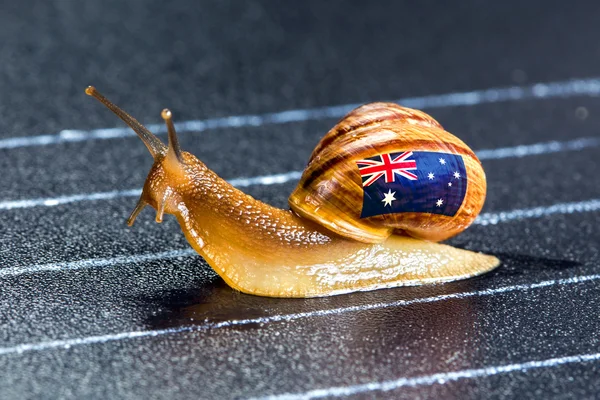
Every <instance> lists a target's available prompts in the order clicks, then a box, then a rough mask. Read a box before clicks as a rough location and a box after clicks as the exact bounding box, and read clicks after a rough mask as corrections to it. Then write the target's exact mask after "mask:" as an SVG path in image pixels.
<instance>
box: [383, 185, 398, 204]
mask: <svg viewBox="0 0 600 400" xmlns="http://www.w3.org/2000/svg"><path fill="white" fill-rule="evenodd" d="M395 194H396V192H392V189H390V190H389V191H388V192H387V193H384V196H385V197H384V198H383V200H381V202H382V203H383V205H384V206H391V205H392V201H394V200H396V198H395V197H394V195H395Z"/></svg>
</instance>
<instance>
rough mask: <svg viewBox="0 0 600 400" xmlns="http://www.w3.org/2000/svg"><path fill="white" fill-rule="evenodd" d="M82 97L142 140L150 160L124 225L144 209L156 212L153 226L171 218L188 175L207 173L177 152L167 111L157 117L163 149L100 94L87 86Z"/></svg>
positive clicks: (169, 112) (136, 123) (201, 166)
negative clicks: (163, 128)
mask: <svg viewBox="0 0 600 400" xmlns="http://www.w3.org/2000/svg"><path fill="white" fill-rule="evenodd" d="M85 93H86V94H87V95H89V96H92V97H94V98H95V99H97V100H98V101H100V102H101V103H102V104H104V105H105V106H106V107H107V108H108V109H109V110H111V111H112V112H113V113H115V114H116V115H117V116H118V117H119V118H121V119H122V120H123V121H124V122H125V123H126V124H127V125H129V127H130V128H131V129H133V130H134V131H135V133H136V134H137V135H138V137H139V138H140V139H142V142H144V144H145V145H146V147H147V148H148V150H149V151H150V154H151V155H152V157H153V158H154V164H153V165H152V168H151V169H150V172H149V173H148V177H147V178H146V182H145V183H144V188H143V190H142V195H141V196H140V199H139V200H138V203H137V205H136V206H135V209H134V210H133V212H132V213H131V215H130V217H129V219H128V220H127V224H128V225H129V226H131V225H133V223H134V222H135V219H136V218H137V216H138V214H139V213H140V212H141V211H142V210H143V209H144V207H145V206H147V205H150V206H152V207H154V208H155V209H156V222H158V223H160V222H162V220H163V215H164V213H165V212H166V213H169V214H174V213H175V212H176V211H177V209H178V205H179V204H180V200H181V199H180V193H181V191H180V190H179V189H180V188H185V187H186V186H187V185H186V184H187V183H188V182H189V180H190V179H191V176H190V174H193V175H196V176H197V175H198V174H199V173H200V174H201V173H202V171H205V170H207V168H206V166H205V165H204V164H203V163H202V162H201V161H199V160H198V159H197V158H196V157H194V156H193V155H192V154H190V153H187V152H183V151H181V147H180V146H179V140H178V139H177V134H176V132H175V126H174V125H173V119H172V113H171V111H170V110H168V109H166V108H165V109H164V110H163V111H162V113H161V116H162V118H163V119H164V120H165V123H166V125H167V132H168V136H169V143H168V146H165V145H164V144H163V142H162V141H161V140H160V139H159V138H158V137H156V136H155V135H154V134H153V133H152V132H150V131H149V130H148V129H147V128H146V127H144V126H143V125H142V124H140V123H139V122H138V121H137V120H136V119H135V118H133V117H132V116H131V115H129V114H128V113H126V112H125V111H123V110H122V109H121V108H119V107H118V106H116V105H115V104H113V103H112V102H111V101H110V100H108V99H107V98H106V97H104V96H103V95H102V94H100V93H99V92H98V91H97V90H96V88H94V87H93V86H89V87H88V88H87V89H86V90H85Z"/></svg>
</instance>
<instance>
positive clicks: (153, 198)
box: [86, 86, 500, 297]
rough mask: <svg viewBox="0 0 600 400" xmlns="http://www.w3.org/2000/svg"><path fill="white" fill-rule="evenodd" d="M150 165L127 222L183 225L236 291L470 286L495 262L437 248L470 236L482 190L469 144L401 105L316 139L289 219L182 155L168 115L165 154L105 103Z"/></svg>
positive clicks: (370, 109) (286, 293) (312, 293)
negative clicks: (150, 219) (166, 220)
mask: <svg viewBox="0 0 600 400" xmlns="http://www.w3.org/2000/svg"><path fill="white" fill-rule="evenodd" d="M86 93H87V94H88V95H90V96H93V97H94V98H96V99H97V100H99V101H100V102H101V103H103V104H104V105H105V106H106V107H107V108H109V109H110V110H111V111H112V112H114V113H115V114H116V115H117V116H118V117H120V118H121V119H122V120H123V121H124V122H125V123H126V124H127V125H129V126H130V127H131V128H132V129H133V130H134V131H135V132H136V133H137V135H138V136H139V137H140V139H141V140H142V141H143V142H144V144H145V145H146V147H147V148H148V150H149V151H150V154H151V155H152V157H153V158H154V164H153V165H152V168H151V170H150V172H149V174H148V177H147V179H146V182H145V184H144V187H143V190H142V194H141V197H140V199H139V201H138V203H137V205H136V207H135V209H134V210H133V212H132V214H131V216H130V217H129V219H128V221H127V223H128V225H129V226H131V225H133V223H134V221H135V219H136V218H137V216H138V214H139V213H140V212H141V211H142V209H143V208H144V207H145V206H147V205H150V206H152V207H153V208H155V209H156V222H159V223H160V222H162V220H163V216H164V214H165V213H167V214H173V215H175V217H176V218H177V221H178V222H179V224H180V226H181V228H182V230H183V232H184V234H185V237H186V239H187V240H188V242H189V243H190V245H191V246H192V247H193V248H194V249H195V250H196V251H197V252H198V253H199V254H200V255H201V256H202V257H203V258H204V259H205V260H206V262H207V263H208V264H209V265H210V266H211V267H212V268H213V269H214V270H215V271H216V272H217V273H218V274H219V275H220V276H221V277H222V278H223V280H224V281H225V282H226V283H227V284H228V285H229V286H230V287H232V288H233V289H236V290H239V291H241V292H244V293H249V294H254V295H260V296H269V297H318V296H328V295H336V294H341V293H349V292H353V291H366V290H374V289H380V288H388V287H397V286H414V285H421V284H428V283H439V282H448V281H454V280H459V279H464V278H469V277H473V276H476V275H480V274H483V273H485V272H487V271H490V270H492V269H494V268H495V267H497V266H498V265H499V263H500V262H499V260H498V259H497V258H496V257H493V256H490V255H485V254H481V253H476V252H472V251H468V250H463V249H457V248H454V247H451V246H448V245H444V244H440V243H437V242H438V241H441V240H444V239H448V238H449V237H452V236H454V235H456V234H458V233H459V232H461V231H463V230H464V229H466V228H467V227H468V226H469V225H470V224H471V223H472V222H473V221H474V220H475V218H476V216H477V214H478V213H479V211H480V210H481V208H482V206H483V202H484V200H485V193H486V181H485V174H484V172H483V168H482V166H481V163H480V161H479V160H478V159H477V157H476V156H475V154H474V153H473V151H472V150H471V149H469V147H467V145H465V144H464V143H463V142H462V141H461V140H459V139H458V138H456V137H455V136H453V135H452V134H450V133H448V132H446V131H445V130H444V129H443V128H442V126H441V125H440V124H439V123H438V122H437V121H436V120H434V119H433V118H432V117H431V116H429V115H427V114H425V113H424V112H422V111H418V110H413V109H409V108H404V107H401V106H399V105H397V104H394V103H371V104H367V105H364V106H361V107H359V108H357V109H355V110H354V111H352V112H350V113H349V114H348V115H346V116H345V117H344V118H342V119H341V120H340V122H339V123H338V124H337V125H335V126H334V127H333V128H332V129H331V130H330V131H329V132H328V133H327V134H326V135H325V136H324V137H323V138H322V140H321V141H320V142H319V144H318V145H317V147H316V148H315V149H314V151H313V153H312V155H311V156H310V159H309V162H308V164H307V167H306V169H305V171H304V173H303V175H302V177H301V179H300V182H299V184H298V186H297V188H296V189H295V190H294V192H293V193H292V194H291V196H290V198H289V205H290V209H289V210H282V209H278V208H275V207H272V206H271V205H268V204H265V203H263V202H260V201H258V200H256V199H254V198H253V197H251V196H249V195H246V194H244V193H243V192H241V191H240V190H238V189H236V188H234V187H233V186H232V185H230V184H229V183H227V182H226V181H225V180H223V179H221V178H220V177H219V176H217V174H215V173H214V172H213V171H211V170H210V169H208V168H207V167H206V165H205V164H204V163H202V162H201V161H200V160H198V159H197V158H196V157H194V156H193V155H192V154H190V153H188V152H185V151H182V150H181V148H180V146H179V142H178V139H177V135H176V132H175V127H174V125H173V121H172V114H171V112H170V111H169V110H168V109H165V110H163V111H162V114H161V115H162V118H163V119H164V121H165V123H166V126H167V131H168V146H165V145H164V144H163V143H162V141H161V140H160V139H159V138H157V137H156V136H155V135H153V134H152V133H151V132H150V131H149V130H148V129H146V128H145V127H144V126H143V125H141V124H140V123H139V122H138V121H137V120H136V119H134V118H133V117H131V116H130V115H129V114H127V113H126V112H124V111H123V110H122V109H120V108H119V107H117V106H116V105H114V104H113V103H111V102H110V101H109V100H108V99H106V98H105V97H104V96H103V95H101V94H100V93H99V92H98V91H97V90H96V89H95V88H94V87H92V86H90V87H88V88H87V89H86Z"/></svg>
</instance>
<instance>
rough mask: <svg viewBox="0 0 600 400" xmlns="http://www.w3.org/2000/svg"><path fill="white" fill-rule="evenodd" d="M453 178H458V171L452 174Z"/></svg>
mask: <svg viewBox="0 0 600 400" xmlns="http://www.w3.org/2000/svg"><path fill="white" fill-rule="evenodd" d="M454 177H455V178H456V179H458V178H460V173H459V172H458V171H456V172H455V173H454Z"/></svg>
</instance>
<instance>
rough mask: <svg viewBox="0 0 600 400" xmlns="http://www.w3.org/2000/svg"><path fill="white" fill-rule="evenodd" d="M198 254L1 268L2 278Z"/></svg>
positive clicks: (169, 253)
mask: <svg viewBox="0 0 600 400" xmlns="http://www.w3.org/2000/svg"><path fill="white" fill-rule="evenodd" d="M192 255H198V253H196V252H195V251H194V250H192V249H181V250H170V251H163V252H160V253H146V254H134V255H130V256H119V257H113V258H90V259H87V260H78V261H71V262H58V263H53V264H38V265H30V266H27V267H8V268H2V269H0V278H2V277H8V276H18V275H23V274H32V273H38V272H52V271H72V270H77V269H84V268H101V267H108V266H115V265H120V264H133V263H142V262H148V261H156V260H168V259H171V258H179V257H189V256H192Z"/></svg>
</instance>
